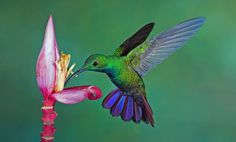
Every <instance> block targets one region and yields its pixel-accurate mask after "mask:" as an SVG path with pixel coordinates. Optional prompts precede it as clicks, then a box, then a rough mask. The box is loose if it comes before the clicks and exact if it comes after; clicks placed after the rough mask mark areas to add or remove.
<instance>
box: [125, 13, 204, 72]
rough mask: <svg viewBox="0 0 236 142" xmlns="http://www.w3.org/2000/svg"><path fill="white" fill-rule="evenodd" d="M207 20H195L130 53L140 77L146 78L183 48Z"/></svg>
mask: <svg viewBox="0 0 236 142" xmlns="http://www.w3.org/2000/svg"><path fill="white" fill-rule="evenodd" d="M204 21H205V18H202V17H199V18H193V19H190V20H187V21H184V22H182V23H180V24H178V25H176V26H175V27H173V28H171V29H169V30H167V31H165V32H162V33H161V34H159V35H157V36H155V37H154V38H152V39H151V40H149V41H147V42H146V44H143V45H141V47H140V49H137V50H136V49H135V50H136V51H135V52H133V51H132V52H131V53H129V55H128V56H129V57H131V63H132V66H133V68H134V70H136V71H137V72H138V73H139V75H140V76H144V75H145V74H146V73H147V72H148V71H150V70H151V69H152V68H154V67H155V66H156V65H158V64H160V63H161V62H162V61H164V60H165V59H166V58H167V57H168V56H169V55H171V54H173V53H174V52H175V51H176V50H177V49H179V48H181V47H182V46H183V45H184V44H185V43H186V42H187V41H188V40H189V39H190V38H191V37H192V36H193V35H194V34H195V33H196V32H197V31H198V30H199V29H200V27H201V26H202V25H203V23H204Z"/></svg>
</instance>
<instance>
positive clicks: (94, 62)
mask: <svg viewBox="0 0 236 142" xmlns="http://www.w3.org/2000/svg"><path fill="white" fill-rule="evenodd" d="M108 68H109V66H108V61H107V57H106V56H105V55H102V54H93V55H91V56H89V57H88V58H87V59H86V60H85V62H84V65H83V66H82V67H81V68H80V69H79V70H77V71H76V72H74V73H73V74H72V75H71V76H70V77H69V78H68V79H67V80H66V83H67V82H68V81H69V80H70V79H72V78H74V77H75V76H77V75H78V74H80V73H82V72H84V71H97V72H106V70H107V69H108ZM66 83H65V84H66Z"/></svg>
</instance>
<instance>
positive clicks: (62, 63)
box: [54, 53, 75, 92]
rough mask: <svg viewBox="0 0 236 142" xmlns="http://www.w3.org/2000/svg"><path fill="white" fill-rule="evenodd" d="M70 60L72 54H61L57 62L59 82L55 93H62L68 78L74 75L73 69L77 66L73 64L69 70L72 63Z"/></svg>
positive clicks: (57, 81)
mask: <svg viewBox="0 0 236 142" xmlns="http://www.w3.org/2000/svg"><path fill="white" fill-rule="evenodd" d="M70 58H71V56H70V54H64V53H61V57H60V59H59V60H58V61H56V66H57V80H56V86H55V90H54V91H55V92H60V91H62V90H63V89H64V84H65V81H66V78H67V77H68V76H69V75H70V74H71V73H72V69H73V68H74V67H75V64H73V65H72V66H71V67H70V68H69V70H67V68H68V66H69V63H70Z"/></svg>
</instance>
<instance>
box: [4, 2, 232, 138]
mask: <svg viewBox="0 0 236 142" xmlns="http://www.w3.org/2000/svg"><path fill="white" fill-rule="evenodd" d="M235 5H236V1H233V0H231V1H230V0H215V1H213V0H195V1H194V0H181V1H177V0H165V1H161V0H145V1H140V0H133V1H125V0H123V1H111V0H106V1H105V0H104V1H99V0H97V1H88V0H65V1H62V0H56V1H52V0H45V1H43V0H41V1H33V0H28V1H26V0H22V1H20V0H15V1H11V0H1V2H0V49H1V50H0V71H1V72H0V77H1V80H0V81H1V82H0V91H1V93H0V111H1V114H0V139H1V140H0V141H1V142H38V141H40V138H39V132H40V131H41V129H42V128H41V127H42V124H41V121H40V117H41V110H40V107H41V101H42V96H41V94H40V92H39V90H38V88H37V84H36V79H35V64H36V59H37V56H38V53H39V51H40V48H41V46H42V40H43V34H44V29H45V25H46V22H47V20H48V17H49V15H50V14H52V15H53V18H54V23H55V28H56V35H57V41H58V44H59V48H60V50H61V51H64V52H66V53H70V54H71V55H72V62H76V63H77V65H78V66H81V65H82V63H83V61H84V60H85V59H86V57H87V56H89V55H90V54H92V53H104V54H111V53H112V52H113V51H114V50H115V48H116V47H117V46H118V45H120V43H121V42H123V41H124V40H125V39H126V38H127V37H129V36H130V35H131V34H133V33H134V32H135V31H136V30H137V29H139V28H140V27H141V26H143V25H144V24H146V23H148V22H152V21H153V22H155V23H156V26H155V29H154V30H153V32H152V33H151V36H150V37H152V36H154V35H156V34H158V33H160V32H161V31H163V30H166V29H168V28H170V27H172V26H174V25H175V24H177V23H179V22H181V21H184V20H187V19H189V18H193V17H197V16H204V17H206V19H207V21H206V23H205V25H204V26H203V28H202V29H201V30H200V32H198V33H197V34H196V35H195V36H194V37H193V38H192V39H191V40H190V41H189V42H188V44H186V45H185V47H184V48H182V49H181V50H179V51H177V52H176V53H175V54H174V55H173V56H171V57H170V58H169V59H168V60H167V61H165V62H164V63H162V64H161V65H159V66H158V67H157V68H155V69H154V70H152V71H151V72H150V73H149V74H148V75H147V76H145V78H144V81H145V83H146V89H147V94H148V99H149V102H150V104H151V106H152V108H153V110H154V113H155V120H156V127H155V128H152V127H150V126H148V125H145V124H143V123H142V124H139V125H136V124H134V123H132V122H129V123H125V122H123V121H121V119H120V118H113V117H111V116H110V114H109V112H108V110H104V109H102V107H101V102H102V99H100V100H98V101H84V102H82V103H80V104H76V105H63V104H56V111H57V112H58V114H59V115H58V118H57V119H56V128H57V132H56V139H55V142H79V141H80V142H90V141H91V142H92V141H96V142H126V141H135V142H143V141H146V142H154V141H155V142H235V141H236V134H235V132H236V123H235V120H236V103H235V102H236V86H235V83H236V75H235V73H236V47H235V46H236V39H235V37H236V28H235V25H236V18H235V14H236V8H235ZM78 66H77V68H78ZM85 84H92V85H97V86H99V87H100V88H101V89H102V90H103V93H104V96H105V95H106V94H107V93H109V91H111V90H112V89H114V88H115V86H114V85H113V84H112V83H111V82H110V80H109V79H108V77H106V75H105V74H99V73H94V72H87V73H84V74H82V75H81V76H80V78H79V79H74V80H73V81H71V83H70V84H69V85H70V86H73V85H85ZM103 98H104V97H103Z"/></svg>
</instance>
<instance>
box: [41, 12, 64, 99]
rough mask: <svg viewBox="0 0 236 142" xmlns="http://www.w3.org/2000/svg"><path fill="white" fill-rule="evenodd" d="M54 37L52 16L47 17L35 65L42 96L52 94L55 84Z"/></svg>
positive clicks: (55, 47) (55, 44)
mask: <svg viewBox="0 0 236 142" xmlns="http://www.w3.org/2000/svg"><path fill="white" fill-rule="evenodd" d="M59 56H60V55H59V52H58V47H57V41H56V36H55V32H54V25H53V20H52V16H50V17H49V20H48V23H47V27H46V31H45V34H44V41H43V46H42V49H41V51H40V53H39V56H38V60H37V65H36V79H37V83H38V86H39V89H40V91H41V92H42V94H43V95H44V96H48V95H50V94H52V92H53V91H54V86H55V82H56V64H55V62H56V61H57V60H58V59H59Z"/></svg>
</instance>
